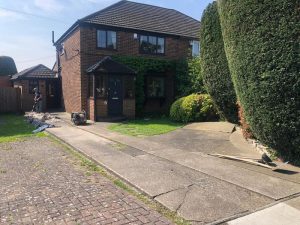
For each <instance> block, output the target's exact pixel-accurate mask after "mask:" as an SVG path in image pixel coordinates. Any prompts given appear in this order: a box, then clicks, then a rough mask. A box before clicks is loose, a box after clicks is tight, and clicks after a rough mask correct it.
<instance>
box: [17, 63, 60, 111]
mask: <svg viewBox="0 0 300 225" xmlns="http://www.w3.org/2000/svg"><path fill="white" fill-rule="evenodd" d="M11 81H12V83H13V86H14V87H15V88H20V89H21V103H22V106H21V108H22V110H23V111H30V110H31V109H32V106H33V103H34V101H33V99H34V91H33V89H34V88H38V90H39V91H40V93H41V94H42V96H43V110H50V109H57V108H59V107H60V96H61V90H60V79H59V78H58V76H57V73H56V72H54V71H53V70H51V69H49V68H48V67H46V66H44V65H42V64H39V65H36V66H33V67H30V68H28V69H25V70H23V71H21V72H19V73H17V74H14V75H13V76H12V78H11Z"/></svg>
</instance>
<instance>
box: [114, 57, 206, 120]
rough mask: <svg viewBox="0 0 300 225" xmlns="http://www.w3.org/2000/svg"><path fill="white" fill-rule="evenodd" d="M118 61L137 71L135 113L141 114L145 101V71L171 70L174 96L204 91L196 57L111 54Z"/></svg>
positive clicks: (161, 71)
mask: <svg viewBox="0 0 300 225" xmlns="http://www.w3.org/2000/svg"><path fill="white" fill-rule="evenodd" d="M113 59H114V60H116V61H118V62H119V63H122V64H125V65H127V66H128V67H130V68H131V69H133V70H135V71H136V72H137V76H136V82H135V83H136V85H135V96H136V97H135V99H136V114H137V116H142V115H143V106H144V102H145V92H144V89H145V80H144V78H145V75H146V74H147V73H164V72H166V71H171V72H173V73H174V75H175V77H174V79H175V87H174V88H175V95H176V98H178V97H182V96H186V95H188V94H191V93H197V92H200V93H204V92H205V90H204V87H203V83H202V77H201V73H200V71H201V69H200V62H199V59H198V58H193V59H181V60H166V59H154V58H144V57H135V56H113Z"/></svg>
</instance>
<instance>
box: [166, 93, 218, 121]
mask: <svg viewBox="0 0 300 225" xmlns="http://www.w3.org/2000/svg"><path fill="white" fill-rule="evenodd" d="M216 117H217V115H216V110H215V108H214V104H213V102H212V100H211V98H210V96H209V95H207V94H191V95H189V96H186V97H182V98H179V99H178V100H176V101H175V102H174V103H173V104H172V106H171V109H170V118H171V119H172V120H175V121H180V122H185V123H186V122H192V121H207V120H212V119H216Z"/></svg>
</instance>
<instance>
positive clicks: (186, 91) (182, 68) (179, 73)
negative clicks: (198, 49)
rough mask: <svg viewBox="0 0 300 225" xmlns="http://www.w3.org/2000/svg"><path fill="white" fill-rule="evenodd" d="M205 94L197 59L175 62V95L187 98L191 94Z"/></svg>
mask: <svg viewBox="0 0 300 225" xmlns="http://www.w3.org/2000/svg"><path fill="white" fill-rule="evenodd" d="M197 92H199V93H206V90H205V88H204V85H203V80H202V75H201V66H200V61H199V58H198V57H195V58H190V59H180V60H178V61H177V62H176V73H175V95H176V97H177V98H178V97H182V96H187V95H190V94H192V93H197Z"/></svg>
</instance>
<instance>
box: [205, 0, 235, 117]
mask: <svg viewBox="0 0 300 225" xmlns="http://www.w3.org/2000/svg"><path fill="white" fill-rule="evenodd" d="M200 43H201V45H200V46H201V57H200V59H201V69H202V76H203V81H204V84H205V86H206V89H207V92H208V93H209V94H210V96H211V97H212V99H213V101H214V103H215V105H216V107H217V109H218V112H219V114H220V116H221V117H222V118H224V119H226V120H228V121H230V122H233V123H237V121H238V117H237V114H238V113H237V105H236V102H237V98H236V94H235V90H234V87H233V82H232V80H231V76H230V72H229V68H228V62H227V59H226V55H225V51H224V44H223V37H222V32H221V26H220V20H219V14H218V9H217V3H216V2H213V3H211V4H209V5H208V6H207V8H206V9H205V11H204V13H203V16H202V19H201V30H200Z"/></svg>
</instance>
